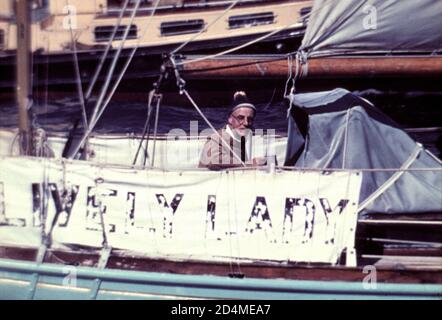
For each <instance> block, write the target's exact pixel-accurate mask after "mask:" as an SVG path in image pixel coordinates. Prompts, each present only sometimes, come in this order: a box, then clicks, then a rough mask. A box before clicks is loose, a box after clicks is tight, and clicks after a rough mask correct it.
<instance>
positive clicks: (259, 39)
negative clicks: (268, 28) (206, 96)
mask: <svg viewBox="0 0 442 320" xmlns="http://www.w3.org/2000/svg"><path fill="white" fill-rule="evenodd" d="M296 26H299V23H298V22H296V23H293V24H288V25H285V26H282V27H279V28H277V29H275V30H273V31H272V32H269V33H266V34H265V35H263V36H261V37H258V38H256V39H253V40H251V41H249V42H246V43H244V44H242V45H239V46H237V47H235V48H231V49H228V50H224V51H221V52H218V53H215V54H211V55H206V56H204V57H201V58H196V59H193V60H187V61H180V62H177V65H185V64H189V63H194V62H200V61H204V60H208V59H213V58H217V57H220V56H223V55H226V54H229V53H232V52H235V51H238V50H240V49H243V48H245V47H248V46H250V45H252V44H254V43H257V42H259V41H262V40H265V39H267V38H269V37H271V36H273V35H275V34H277V33H278V32H281V31H284V30H285V29H288V28H292V27H296Z"/></svg>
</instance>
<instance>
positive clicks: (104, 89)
mask: <svg viewBox="0 0 442 320" xmlns="http://www.w3.org/2000/svg"><path fill="white" fill-rule="evenodd" d="M140 2H141V0H137V2H136V4H135V8H134V9H132V14H131V17H130V20H129V23H128V24H127V26H126V29H125V30H124V35H123V39H122V40H121V42H120V45H119V46H118V50H117V52H116V53H115V55H114V59H113V60H112V64H111V66H110V68H109V71H108V73H107V77H106V81H105V83H104V85H103V87H102V88H101V93H100V96H99V98H98V100H97V102H96V104H95V107H94V111H93V113H92V116H91V120H90V122H91V123H94V122H95V120H96V118H97V115H98V112H99V110H100V109H101V108H102V102H103V99H104V96H105V95H106V92H107V89H108V88H109V85H110V82H111V79H112V75H113V73H114V70H115V67H116V65H117V61H118V59H119V57H120V54H121V51H122V50H123V47H124V43H125V42H126V40H127V37H128V35H129V31H130V28H131V26H132V23H133V20H134V18H135V15H136V13H137V10H138V8H139V6H140Z"/></svg>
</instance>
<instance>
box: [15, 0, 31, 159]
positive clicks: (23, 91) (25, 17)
mask: <svg viewBox="0 0 442 320" xmlns="http://www.w3.org/2000/svg"><path fill="white" fill-rule="evenodd" d="M15 1H16V8H17V12H16V20H17V61H16V79H17V84H16V93H17V106H18V116H19V120H18V128H19V137H20V139H19V143H20V154H21V155H32V153H33V152H32V151H33V150H32V149H33V148H32V128H31V123H30V120H29V113H28V108H29V106H30V104H31V102H32V100H31V94H32V91H31V90H32V89H31V87H30V80H29V78H30V72H31V69H30V60H31V59H30V58H31V57H30V51H31V24H32V22H31V14H30V1H28V0H15Z"/></svg>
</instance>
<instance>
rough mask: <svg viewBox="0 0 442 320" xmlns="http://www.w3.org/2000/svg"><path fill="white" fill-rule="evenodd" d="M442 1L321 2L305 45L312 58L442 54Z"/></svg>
mask: <svg viewBox="0 0 442 320" xmlns="http://www.w3.org/2000/svg"><path fill="white" fill-rule="evenodd" d="M441 16H442V1H441V0H419V1H416V0H401V1H399V0H351V1H350V0H344V1H342V0H339V1H338V0H316V1H315V2H314V5H313V8H312V13H311V16H310V19H309V23H308V27H307V30H306V33H305V36H304V39H303V42H302V46H301V50H302V51H303V52H305V53H307V56H308V57H315V56H325V55H338V54H348V53H367V52H371V53H374V52H380V53H382V52H385V53H392V52H398V53H399V52H400V53H417V52H426V53H434V52H442V33H441V30H442V19H441Z"/></svg>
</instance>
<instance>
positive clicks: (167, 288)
mask: <svg viewBox="0 0 442 320" xmlns="http://www.w3.org/2000/svg"><path fill="white" fill-rule="evenodd" d="M74 277H75V278H74ZM375 287H376V288H370V287H367V284H364V283H362V282H351V281H349V282H342V281H305V280H286V279H257V278H246V279H237V278H229V277H221V276H210V275H179V274H168V273H158V272H140V271H128V270H115V269H97V268H90V267H73V266H66V265H56V264H47V263H44V264H36V263H34V262H26V261H14V260H6V259H0V299H82V300H83V299H118V298H120V299H265V300H270V299H410V300H411V299H412V300H415V299H441V297H442V285H440V284H411V285H410V284H385V283H380V284H377V285H376V286H375Z"/></svg>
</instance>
